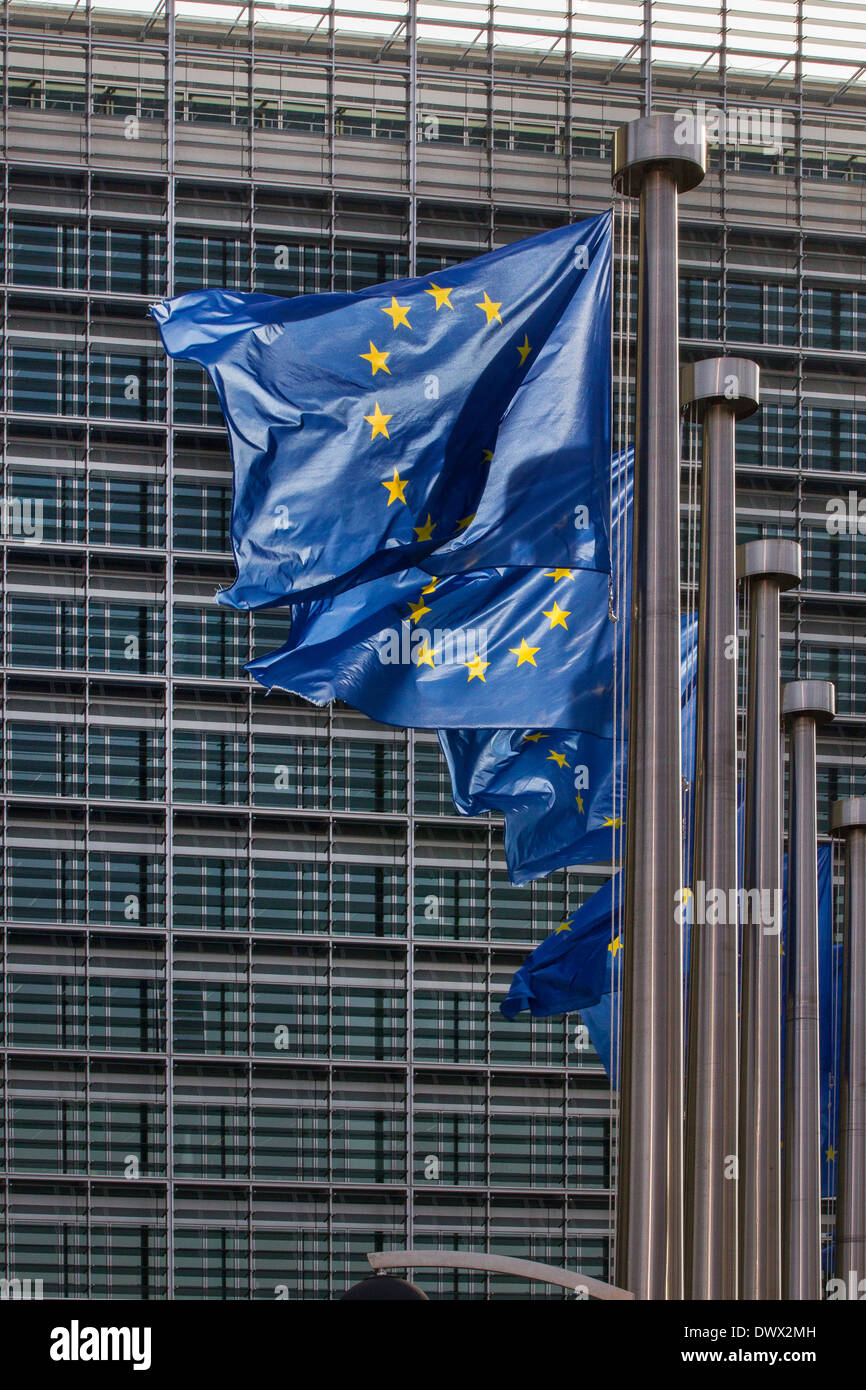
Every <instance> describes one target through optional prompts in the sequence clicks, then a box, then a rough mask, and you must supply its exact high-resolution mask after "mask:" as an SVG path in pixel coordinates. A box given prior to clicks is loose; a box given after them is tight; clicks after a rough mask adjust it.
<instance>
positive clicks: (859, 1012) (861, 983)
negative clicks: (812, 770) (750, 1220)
mask: <svg viewBox="0 0 866 1390" xmlns="http://www.w3.org/2000/svg"><path fill="white" fill-rule="evenodd" d="M832 826H833V829H834V830H837V831H839V832H841V833H842V834H844V836H845V936H844V946H843V964H842V1052H841V1067H840V1077H839V1159H838V1167H837V1170H836V1171H837V1177H836V1264H835V1273H836V1278H837V1279H844V1280H845V1283H846V1286H847V1287H848V1288H849V1289H850V1288H851V1287H855V1288H856V1287H857V1286H858V1285H859V1281H860V1280H861V1279H863V1278H866V797H863V796H852V797H848V798H846V799H845V800H844V801H837V802H836V803H835V804H834V806H833V811H832ZM852 1275H853V1276H854V1279H853V1281H852V1278H851V1276H852Z"/></svg>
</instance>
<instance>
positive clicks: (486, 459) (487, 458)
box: [481, 449, 493, 463]
mask: <svg viewBox="0 0 866 1390" xmlns="http://www.w3.org/2000/svg"><path fill="white" fill-rule="evenodd" d="M481 462H482V463H492V462H493V450H492V449H485V450H484V453H483V454H482V455H481Z"/></svg>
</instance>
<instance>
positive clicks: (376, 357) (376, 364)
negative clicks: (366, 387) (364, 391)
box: [358, 338, 391, 376]
mask: <svg viewBox="0 0 866 1390" xmlns="http://www.w3.org/2000/svg"><path fill="white" fill-rule="evenodd" d="M358 356H359V357H360V358H361V361H362V362H369V363H370V366H371V367H372V368H373V375H374V376H375V375H376V373H377V372H387V373H388V375H389V376H390V375H391V368H390V367H386V366H385V363H386V362H387V361H388V358H389V357H390V356H391V354H390V352H381V351H380V350H379V348H377V347H376V344H375V343H374V342H373V340H372V338H371V339H370V351H369V352H359V353H358Z"/></svg>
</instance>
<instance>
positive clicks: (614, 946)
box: [607, 936, 622, 960]
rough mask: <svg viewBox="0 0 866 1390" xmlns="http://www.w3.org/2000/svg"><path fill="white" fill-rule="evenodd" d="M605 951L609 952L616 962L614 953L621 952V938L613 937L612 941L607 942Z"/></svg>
mask: <svg viewBox="0 0 866 1390" xmlns="http://www.w3.org/2000/svg"><path fill="white" fill-rule="evenodd" d="M607 949H608V950H609V951H610V953H611V955H612V956H613V958H614V960H616V953H617V951H621V950H622V937H621V936H615V937H614V938H613V941H609V942H608V944H607Z"/></svg>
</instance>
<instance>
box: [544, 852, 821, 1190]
mask: <svg viewBox="0 0 866 1390" xmlns="http://www.w3.org/2000/svg"><path fill="white" fill-rule="evenodd" d="M784 873H785V876H787V855H786V856H785V860H784ZM832 877H833V863H832V848H831V846H830V845H819V846H818V999H819V1004H818V1007H819V1034H820V1036H819V1050H820V1063H819V1065H820V1106H821V1194H822V1196H824V1197H832V1196H834V1195H835V1192H836V1167H837V1148H838V1133H839V1086H838V1078H839V1056H840V1046H841V1016H842V1015H841V1008H842V957H841V951H842V947H841V946H840V945H838V944H834V942H833V882H832ZM605 886H606V885H605ZM603 891H604V890H603V889H600V890H599V892H603ZM595 896H596V897H597V896H598V894H596V895H595ZM594 901H595V898H592V899H590V903H591V902H594ZM590 903H587V904H586V905H585V906H586V907H589V905H590ZM583 910H584V909H583V908H582V909H581V911H583ZM782 912H783V921H784V919H785V917H786V915H787V894H786V892H785V891H784V889H783V902H782ZM578 915H579V914H578ZM607 921H608V930H609V927H610V906H609V904H608V907H607ZM783 932H784V928H783ZM548 939H549V938H548ZM530 959H531V957H530ZM783 983H784V973H783ZM611 993H612V996H613V997H612V998H611V994H610V993H609V994H605V995H603V996H602V997H601V999H600V1000H599V1002H598V1004H595V1005H591V1006H590V1007H585V1006H584V1007H582V1008H581V1010H580V1015H581V1018H582V1019H583V1021H584V1023H585V1024H586V1025H587V1028H588V1030H589V1035H590V1038H591V1040H592V1043H593V1046H594V1047H595V1050H596V1052H597V1053H598V1055H599V1057H600V1058H601V1060H602V1062H603V1063H604V1068H605V1071H606V1072H607V1074H608V1076H609V1077H614V1076H615V1075H616V1070H615V1069H616V1066H617V1065H618V1055H617V1054H618V1046H617V1040H618V1031H617V1028H616V1027H615V1028H614V1030H613V1034H612V1035H611V1024H610V1020H611V1018H613V1019H614V1020H615V1021H617V1020H618V1019H619V1011H620V1004H621V999H620V992H619V988H618V984H617V982H616V980H615V978H614V975H613V972H612V974H611ZM783 1001H784V996H783ZM784 1017H785V1015H784V1007H783V1011H782V1020H781V1022H782V1038H783V1042H784ZM783 1056H784V1052H783Z"/></svg>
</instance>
